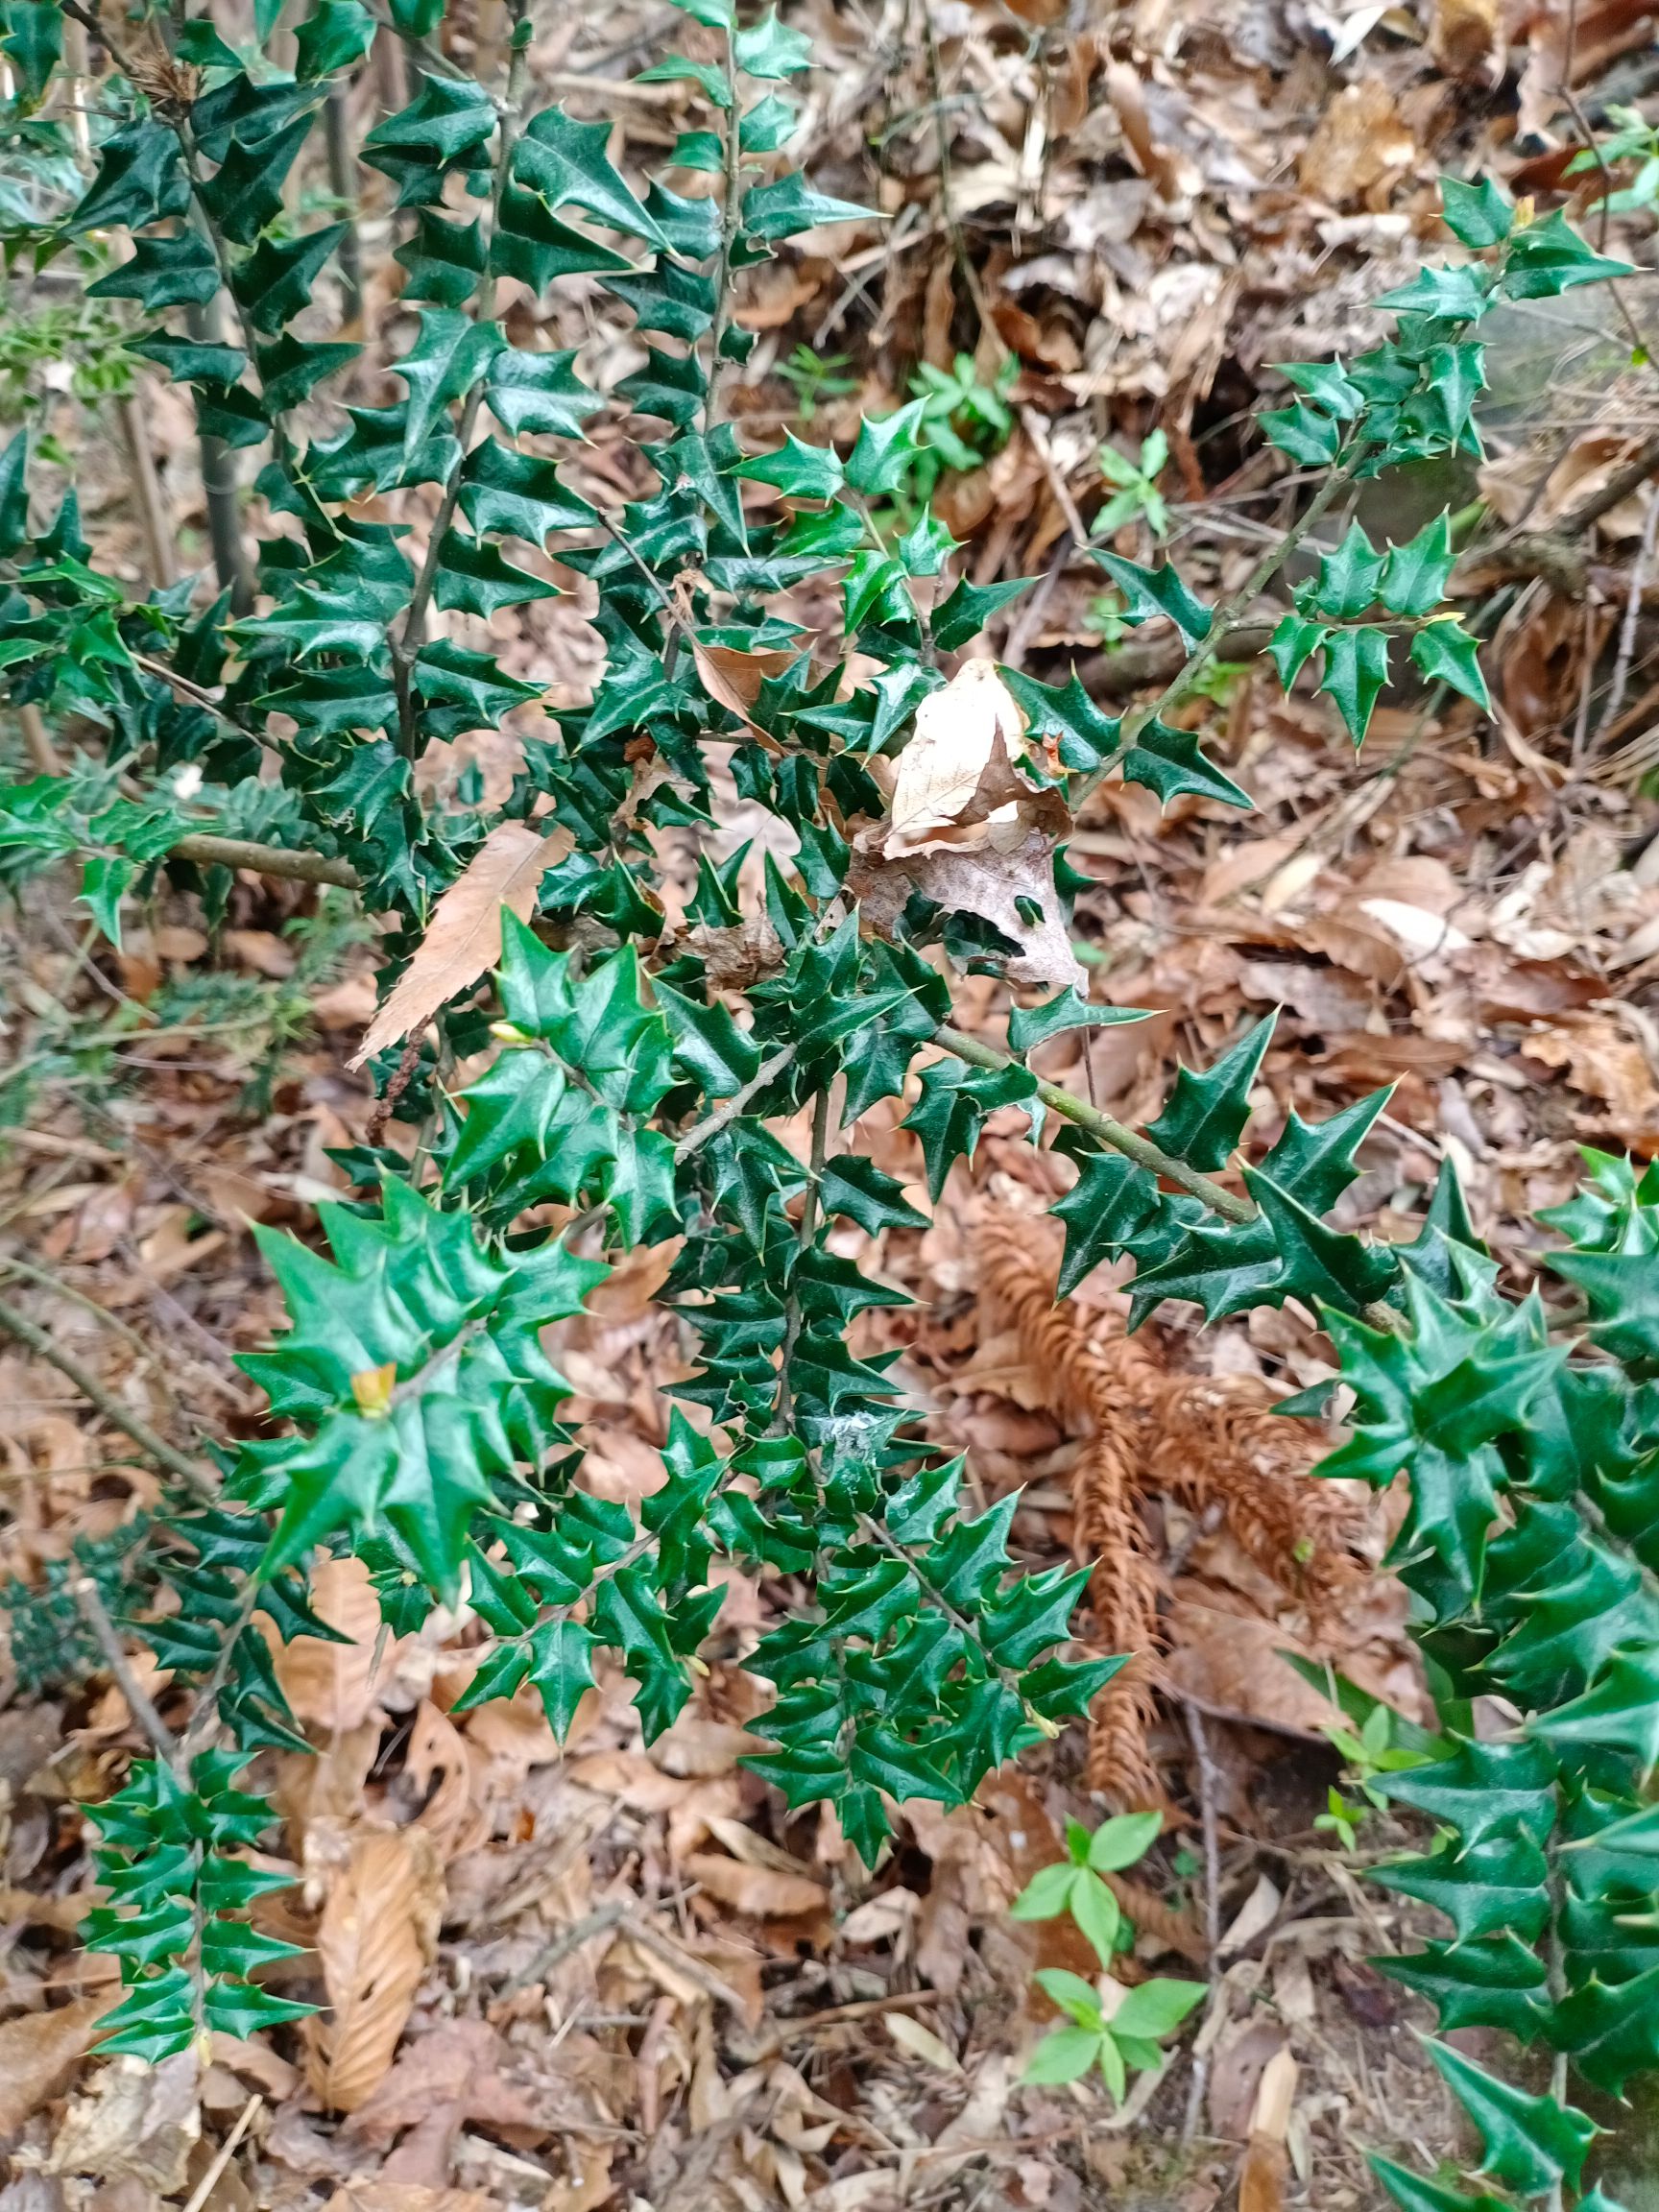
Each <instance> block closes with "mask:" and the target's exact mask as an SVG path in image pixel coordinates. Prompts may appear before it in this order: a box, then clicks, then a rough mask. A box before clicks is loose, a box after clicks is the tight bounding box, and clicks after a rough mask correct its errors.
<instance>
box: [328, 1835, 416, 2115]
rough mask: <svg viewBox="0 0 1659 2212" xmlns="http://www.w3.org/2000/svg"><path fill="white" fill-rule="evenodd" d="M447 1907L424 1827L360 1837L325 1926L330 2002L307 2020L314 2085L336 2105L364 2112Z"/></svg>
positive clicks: (336, 1882) (338, 1877) (334, 1885)
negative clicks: (325, 2007)
mask: <svg viewBox="0 0 1659 2212" xmlns="http://www.w3.org/2000/svg"><path fill="white" fill-rule="evenodd" d="M443 1907H444V1871H443V1866H442V1863H441V1862H440V1859H439V1855H438V1850H437V1847H436V1845H435V1844H434V1843H433V1841H432V1839H431V1837H430V1836H428V1835H427V1834H426V1833H425V1831H424V1830H422V1829H420V1828H398V1829H374V1828H369V1829H364V1830H362V1831H360V1832H359V1833H358V1835H357V1836H355V1837H354V1838H353V1839H352V1842H351V1849H350V1855H349V1858H348V1860H347V1862H346V1864H345V1865H344V1866H343V1867H342V1868H340V1869H339V1871H338V1872H337V1873H336V1874H335V1876H334V1878H333V1880H332V1882H331V1883H330V1885H329V1890H328V1901H327V1903H326V1904H325V1907H324V1909H323V1919H322V1923H321V1925H320V1926H319V1928H318V1931H317V1952H318V1957H319V1959H320V1960H321V1961H322V1966H323V1977H324V1981H325V1984H326V1987H327V1992H328V2010H327V2011H326V2012H325V2013H320V2014H318V2015H317V2016H316V2017H315V2018H313V2019H311V2020H308V2021H307V2022H306V2023H305V2026H306V2029H307V2031H308V2034H307V2043H308V2051H307V2064H308V2071H309V2073H310V2077H311V2086H312V2088H313V2089H314V2090H315V2091H316V2093H317V2095H318V2096H319V2097H320V2098H321V2099H322V2100H323V2102H324V2104H327V2105H329V2106H330V2107H331V2108H332V2109H333V2110H335V2111H338V2112H355V2111H356V2110H357V2108H358V2106H359V2105H361V2104H364V2103H366V2102H367V2100H368V2098H369V2096H370V2095H371V2093H372V2092H373V2090H374V2088H375V2087H376V2086H377V2084H378V2083H379V2082H380V2080H382V2079H383V2077H384V2076H385V2074H386V2072H387V2070H388V2068H389V2067H390V2066H391V2064H392V2056H393V2054H394V2052H395V2051H396V2050H397V2038H398V2037H399V2036H400V2035H401V2034H402V2032H403V2029H404V2026H405V2024H406V2023H407V2021H408V2018H409V2014H410V2012H411V2010H412V2009H413V2008H414V2004H415V1992H416V1991H417V1990H418V1989H419V1988H420V1986H421V1977H422V1976H423V1975H424V1973H425V1971H426V1968H427V1967H428V1965H429V1964H430V1963H431V1961H432V1959H433V1957H434V1955H435V1952H436V1949H437V1942H438V1926H439V1920H440V1917H441V1915H442V1912H443Z"/></svg>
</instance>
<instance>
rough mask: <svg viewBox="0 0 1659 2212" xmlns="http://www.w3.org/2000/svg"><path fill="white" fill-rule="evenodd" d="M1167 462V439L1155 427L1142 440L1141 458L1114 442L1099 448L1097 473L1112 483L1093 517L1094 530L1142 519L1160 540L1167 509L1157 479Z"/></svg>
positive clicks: (1102, 532) (1103, 531)
mask: <svg viewBox="0 0 1659 2212" xmlns="http://www.w3.org/2000/svg"><path fill="white" fill-rule="evenodd" d="M1168 463H1169V441H1168V439H1167V438H1166V437H1165V435H1164V433H1163V431H1162V430H1154V431H1153V433H1152V435H1151V436H1150V437H1149V438H1144V439H1142V442H1141V458H1140V460H1139V461H1131V460H1130V458H1129V456H1128V455H1127V454H1126V453H1119V452H1118V448H1117V446H1116V445H1102V446H1101V448H1100V473H1101V475H1102V476H1104V477H1105V479H1106V481H1107V483H1108V484H1110V485H1112V486H1113V487H1114V489H1113V492H1112V495H1111V497H1110V498H1109V499H1108V500H1107V502H1106V504H1105V506H1104V507H1102V508H1101V510H1100V512H1099V514H1098V515H1097V516H1096V517H1094V529H1095V534H1096V535H1097V536H1100V537H1104V536H1105V535H1106V533H1107V532H1108V531H1112V530H1121V529H1122V527H1123V525H1124V523H1125V522H1134V521H1136V520H1141V521H1143V522H1144V523H1145V525H1146V527H1147V529H1148V530H1150V531H1151V533H1152V535H1153V537H1154V538H1155V539H1157V540H1158V541H1159V542H1160V543H1162V542H1163V541H1164V539H1165V538H1166V537H1167V536H1168V533H1169V509H1168V505H1167V503H1166V500H1165V497H1164V494H1163V493H1162V492H1160V491H1159V489H1158V479H1159V477H1160V476H1161V475H1162V474H1163V473H1164V470H1165V469H1166V468H1167V466H1168Z"/></svg>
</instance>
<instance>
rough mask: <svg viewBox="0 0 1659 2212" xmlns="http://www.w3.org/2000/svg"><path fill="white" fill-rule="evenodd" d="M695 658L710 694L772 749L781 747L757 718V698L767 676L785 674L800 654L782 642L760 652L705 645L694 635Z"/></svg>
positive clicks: (693, 651) (692, 647)
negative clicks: (786, 649) (787, 649)
mask: <svg viewBox="0 0 1659 2212" xmlns="http://www.w3.org/2000/svg"><path fill="white" fill-rule="evenodd" d="M691 658H692V659H693V660H694V661H696V663H697V673H698V675H699V676H700V677H701V678H702V680H703V688H704V690H705V691H707V692H708V694H709V698H710V699H715V700H718V701H719V703H720V705H721V706H722V707H724V708H725V709H726V710H727V712H728V713H729V714H735V715H736V717H737V719H738V721H739V722H742V723H744V724H746V725H747V727H748V728H749V729H750V730H752V731H753V732H754V733H755V735H756V736H757V737H758V738H759V740H760V742H761V744H762V745H764V746H765V748H766V750H767V751H768V752H769V753H777V752H780V751H781V746H780V745H779V743H778V740H777V739H776V738H775V737H773V736H771V735H769V734H768V733H767V732H766V731H764V730H762V729H761V728H760V727H759V725H758V724H757V722H756V721H755V720H754V719H753V716H754V710H755V702H756V701H757V699H758V698H759V696H760V686H761V685H762V684H764V683H765V681H766V679H767V678H768V677H769V676H781V675H782V673H783V671H784V670H785V669H786V668H792V667H793V666H794V664H795V662H796V661H799V660H800V658H801V656H800V654H799V653H796V652H790V651H785V650H784V649H782V648H781V647H778V646H773V647H771V648H769V649H766V650H763V651H761V652H758V653H744V652H740V651H739V650H738V648H737V647H736V646H735V645H702V644H699V643H698V642H697V640H696V639H695V638H693V639H692V641H691Z"/></svg>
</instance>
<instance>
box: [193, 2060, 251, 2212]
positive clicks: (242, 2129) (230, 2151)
mask: <svg viewBox="0 0 1659 2212" xmlns="http://www.w3.org/2000/svg"><path fill="white" fill-rule="evenodd" d="M264 2108H265V2100H264V2098H263V2097H261V2096H260V2094H259V2092H258V2090H257V2089H255V2090H254V2092H253V2094H252V2096H251V2097H250V2098H249V2100H248V2102H247V2104H244V2105H243V2107H242V2111H241V2115H240V2117H239V2118H238V2120H237V2122H236V2125H235V2127H234V2128H231V2130H230V2132H229V2134H228V2135H227V2136H226V2138H225V2140H224V2142H223V2143H221V2144H220V2146H219V2149H218V2151H217V2152H215V2153H214V2156H213V2162H212V2164H211V2165H210V2166H209V2167H208V2168H207V2171H206V2172H205V2173H204V2175H203V2176H202V2178H201V2180H200V2181H198V2182H197V2184H196V2186H195V2188H194V2189H192V2190H191V2192H190V2201H189V2202H188V2203H187V2204H186V2205H185V2207H184V2212H202V2207H203V2205H204V2204H205V2203H206V2201H207V2200H208V2198H209V2197H211V2196H212V2194H213V2190H214V2187H215V2185H216V2184H217V2182H218V2179H219V2176H220V2175H221V2174H223V2173H224V2171H225V2169H226V2167H227V2166H228V2165H229V2163H230V2161H231V2159H232V2158H233V2157H234V2156H235V2154H236V2146H237V2145H238V2144H239V2143H240V2142H241V2140H242V2138H243V2136H244V2135H246V2134H247V2132H248V2130H249V2128H251V2127H252V2124H253V2121H254V2120H255V2119H256V2118H257V2116H258V2115H259V2113H260V2112H262V2111H263V2110H264Z"/></svg>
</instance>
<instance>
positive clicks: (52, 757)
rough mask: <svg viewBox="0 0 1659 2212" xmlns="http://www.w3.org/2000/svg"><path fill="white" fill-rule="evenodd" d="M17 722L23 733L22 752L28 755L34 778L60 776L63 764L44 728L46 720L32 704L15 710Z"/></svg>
mask: <svg viewBox="0 0 1659 2212" xmlns="http://www.w3.org/2000/svg"><path fill="white" fill-rule="evenodd" d="M17 721H18V724H19V726H20V728H21V729H22V732H23V745H24V750H25V751H26V752H27V753H28V755H29V765H30V766H31V767H32V768H33V769H34V771H35V773H36V776H61V775H62V773H63V763H62V761H61V760H60V759H59V757H58V748H57V747H56V746H55V745H54V744H53V742H52V738H51V735H50V733H49V732H48V731H47V728H46V718H45V716H44V715H43V714H42V713H41V711H40V709H39V708H38V707H36V706H35V705H34V704H33V702H31V703H29V704H28V705H26V706H22V707H19V708H18V709H17Z"/></svg>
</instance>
